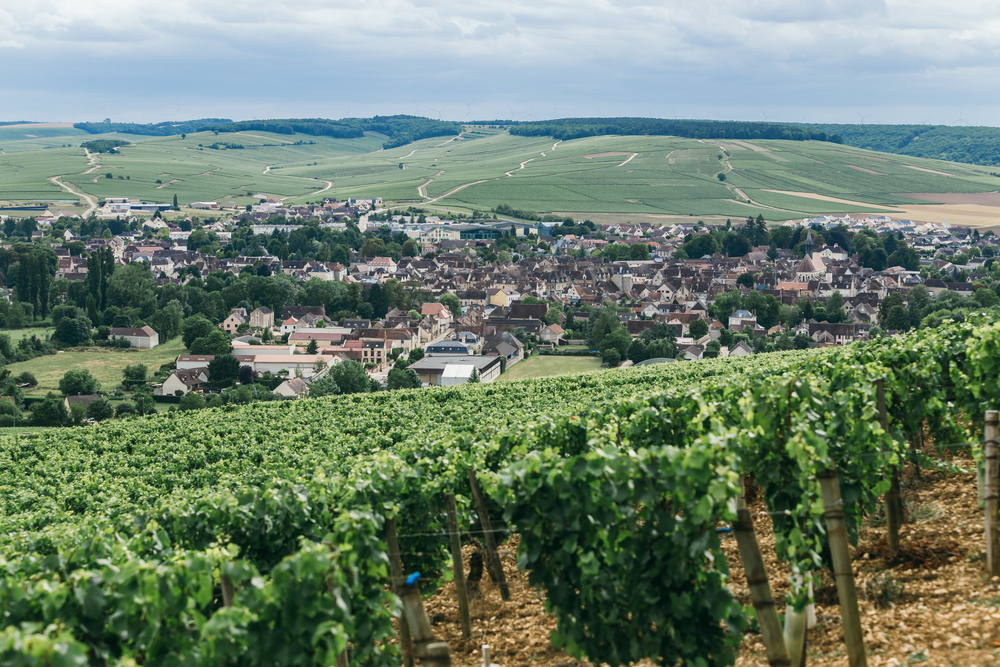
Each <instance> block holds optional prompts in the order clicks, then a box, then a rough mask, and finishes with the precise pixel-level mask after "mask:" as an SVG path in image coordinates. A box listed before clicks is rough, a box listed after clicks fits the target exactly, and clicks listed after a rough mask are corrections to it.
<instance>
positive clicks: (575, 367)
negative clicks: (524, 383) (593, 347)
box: [500, 354, 601, 380]
mask: <svg viewBox="0 0 1000 667" xmlns="http://www.w3.org/2000/svg"><path fill="white" fill-rule="evenodd" d="M600 368H601V359H600V357H559V356H555V355H548V356H544V357H543V356H540V355H537V354H536V355H534V356H531V357H528V358H527V359H525V360H523V361H519V362H518V363H516V364H514V365H513V366H511V367H510V368H509V369H507V372H505V373H504V374H503V375H501V376H500V379H501V380H523V379H525V378H544V377H556V376H558V375H570V374H573V373H585V372H587V371H596V370H600Z"/></svg>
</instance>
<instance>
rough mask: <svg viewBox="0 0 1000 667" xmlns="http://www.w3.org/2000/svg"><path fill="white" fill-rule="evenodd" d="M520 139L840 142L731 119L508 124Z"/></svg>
mask: <svg viewBox="0 0 1000 667" xmlns="http://www.w3.org/2000/svg"><path fill="white" fill-rule="evenodd" d="M509 132H510V133H511V134H514V135H518V136H522V137H545V136H548V137H552V138H554V139H560V140H562V141H567V140H570V139H580V138H583V137H594V136H602V135H612V134H615V135H644V136H673V137H687V138H689V139H746V140H754V139H785V140H789V141H809V140H812V141H829V142H832V143H837V144H839V143H843V140H842V138H841V137H840V135H838V134H835V133H829V132H826V131H824V130H821V129H813V128H812V127H807V126H804V125H799V126H795V125H790V124H786V123H767V122H760V121H734V120H687V119H673V120H666V119H662V118H559V119H556V120H542V121H532V122H520V123H514V124H511V126H510V128H509Z"/></svg>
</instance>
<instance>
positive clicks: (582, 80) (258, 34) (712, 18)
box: [0, 0, 1000, 125]
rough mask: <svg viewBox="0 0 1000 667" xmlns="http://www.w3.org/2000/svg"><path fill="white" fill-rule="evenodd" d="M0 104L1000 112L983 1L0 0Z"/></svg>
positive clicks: (943, 116) (977, 120)
mask: <svg viewBox="0 0 1000 667" xmlns="http://www.w3.org/2000/svg"><path fill="white" fill-rule="evenodd" d="M0 63H2V69H0V72H2V76H0V96H2V97H0V99H2V100H3V101H2V106H0V108H2V110H3V111H2V113H0V120H18V119H26V120H52V121H74V122H75V121H79V120H100V119H103V118H104V117H105V116H110V117H111V118H112V119H113V120H116V121H133V122H153V121H162V120H172V119H184V118H199V117H207V116H215V117H228V118H234V119H247V118H255V117H256V118H262V117H268V118H277V117H311V116H322V117H331V118H339V117H343V116H348V115H351V116H369V115H373V114H392V113H419V114H420V115H426V116H430V117H437V116H438V115H439V114H440V116H441V117H442V118H446V119H454V120H463V119H493V118H517V119H531V118H537V119H544V118H552V117H565V116H619V115H622V116H650V115H652V116H657V117H665V118H673V117H681V118H694V117H699V118H720V119H726V118H735V119H744V120H763V119H765V118H767V119H770V120H783V121H803V120H804V121H809V122H858V121H860V120H861V119H862V118H864V120H865V122H869V123H872V122H880V123H909V122H925V121H926V122H930V123H939V124H956V123H969V124H973V125H1000V117H998V114H997V109H998V108H1000V105H998V103H1000V3H998V2H996V1H995V0H993V1H990V2H987V1H980V0H962V1H961V2H951V3H944V2H941V1H940V0H905V1H893V0H883V1H879V0H838V1H833V0H812V1H809V0H713V1H712V2H691V1H689V0H686V1H682V0H662V1H660V2H656V3H643V2H631V1H629V0H507V1H506V2H502V3H501V2H495V1H493V2H486V1H485V0H462V1H458V0H374V1H370V2H360V1H353V2H333V1H329V0H312V1H311V2H308V3H304V2H300V1H299V2H264V1H262V0H245V1H243V2H238V3H237V2H231V1H230V2H221V1H219V0H198V1H197V2H194V1H188V0H166V1H164V0H158V1H151V0H34V1H31V2H13V1H12V0H0Z"/></svg>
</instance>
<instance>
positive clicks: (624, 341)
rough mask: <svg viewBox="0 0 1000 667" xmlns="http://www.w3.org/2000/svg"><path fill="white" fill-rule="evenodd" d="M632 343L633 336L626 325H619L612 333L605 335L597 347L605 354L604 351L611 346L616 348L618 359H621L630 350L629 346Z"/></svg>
mask: <svg viewBox="0 0 1000 667" xmlns="http://www.w3.org/2000/svg"><path fill="white" fill-rule="evenodd" d="M631 344H632V337H631V336H629V335H628V332H627V331H625V328H624V327H619V328H617V329H615V330H614V331H612V332H611V333H609V334H607V335H605V336H604V339H603V340H602V341H601V344H600V345H599V346H598V347H597V349H598V350H599V351H600V352H601V354H604V352H605V351H606V350H608V349H610V348H614V349H615V350H617V351H618V360H619V361H621V359H622V358H623V357H625V354H626V353H627V352H628V349H629V346H630V345H631Z"/></svg>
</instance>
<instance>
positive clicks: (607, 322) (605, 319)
mask: <svg viewBox="0 0 1000 667" xmlns="http://www.w3.org/2000/svg"><path fill="white" fill-rule="evenodd" d="M591 317H593V316H591ZM593 322H594V324H593V326H592V327H591V329H590V345H591V347H592V348H593V349H595V350H600V349H601V343H602V342H603V341H604V337H605V336H607V335H608V334H609V333H611V332H613V331H615V330H617V329H620V328H621V326H622V323H621V320H619V319H618V314H617V313H616V312H615V311H614V310H611V309H610V308H601V310H600V311H598V313H597V317H596V318H594V319H593Z"/></svg>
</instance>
